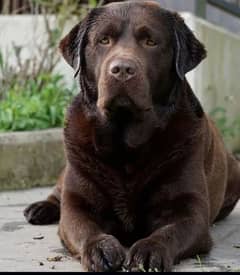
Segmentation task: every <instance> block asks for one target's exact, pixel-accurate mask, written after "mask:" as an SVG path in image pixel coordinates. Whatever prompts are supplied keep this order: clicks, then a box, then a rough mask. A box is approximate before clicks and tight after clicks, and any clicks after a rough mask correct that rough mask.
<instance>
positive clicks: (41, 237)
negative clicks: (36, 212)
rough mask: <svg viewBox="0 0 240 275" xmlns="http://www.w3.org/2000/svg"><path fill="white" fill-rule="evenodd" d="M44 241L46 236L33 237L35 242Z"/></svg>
mask: <svg viewBox="0 0 240 275" xmlns="http://www.w3.org/2000/svg"><path fill="white" fill-rule="evenodd" d="M42 239H44V236H42V235H40V236H36V237H33V240H42Z"/></svg>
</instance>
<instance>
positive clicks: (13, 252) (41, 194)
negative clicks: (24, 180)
mask: <svg viewBox="0 0 240 275" xmlns="http://www.w3.org/2000/svg"><path fill="white" fill-rule="evenodd" d="M49 191H50V189H49V188H36V189H30V190H24V191H12V192H2V193H0V246H1V249H0V271H83V270H82V268H81V265H80V264H79V263H78V262H77V261H75V260H74V259H72V258H71V257H70V255H69V254H68V253H67V251H65V249H64V248H63V247H62V244H61V243H60V240H59V238H58V235H57V225H51V226H32V225H29V224H27V222H26V221H25V219H24V217H23V214H22V213H23V209H24V208H25V207H26V205H27V204H29V203H31V202H34V201H36V200H41V199H43V198H45V197H46V196H47V194H48V193H49ZM212 235H213V239H214V248H213V250H212V251H211V253H210V254H209V255H207V256H199V257H195V258H193V259H190V260H186V261H183V262H181V264H180V265H178V266H176V267H175V268H174V270H175V271H199V272H201V271H240V204H238V206H237V208H236V209H235V210H234V211H233V212H232V214H231V215H230V216H229V217H228V218H227V219H225V220H224V221H222V222H219V223H217V224H215V225H214V226H213V228H212Z"/></svg>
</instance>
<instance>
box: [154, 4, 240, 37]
mask: <svg viewBox="0 0 240 275" xmlns="http://www.w3.org/2000/svg"><path fill="white" fill-rule="evenodd" d="M158 1H159V2H160V4H161V5H162V7H164V8H167V9H170V10H175V11H185V12H186V11H188V12H191V13H195V5H196V1H199V0H158ZM206 19H207V20H208V21H209V22H211V23H214V24H216V25H218V26H221V27H223V28H225V29H228V30H230V31H232V32H234V33H238V34H240V18H238V17H236V16H233V15H231V14H229V13H226V12H224V11H223V10H221V9H219V8H217V7H214V6H212V5H209V4H207V7H206Z"/></svg>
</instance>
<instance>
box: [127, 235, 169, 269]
mask: <svg viewBox="0 0 240 275" xmlns="http://www.w3.org/2000/svg"><path fill="white" fill-rule="evenodd" d="M172 266H173V258H172V257H171V255H170V253H169V251H168V249H167V247H165V246H163V245H161V244H160V243H159V242H157V241H155V240H152V239H150V238H146V239H142V240H140V241H138V242H136V243H135V244H134V245H133V246H132V247H131V248H130V250H129V253H128V255H127V259H126V263H125V267H126V268H127V269H128V270H129V271H143V270H144V271H165V272H169V271H171V268H172Z"/></svg>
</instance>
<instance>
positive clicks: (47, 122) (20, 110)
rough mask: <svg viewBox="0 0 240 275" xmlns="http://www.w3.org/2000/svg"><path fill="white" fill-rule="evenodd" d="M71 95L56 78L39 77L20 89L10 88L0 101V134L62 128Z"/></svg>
mask: <svg viewBox="0 0 240 275" xmlns="http://www.w3.org/2000/svg"><path fill="white" fill-rule="evenodd" d="M40 88H41V89H40ZM39 89H40V90H39ZM75 91H76V89H74V88H73V89H68V88H67V87H66V85H65V84H64V82H63V77H62V76H60V75H56V74H55V75H54V74H53V75H51V74H41V75H39V76H38V77H37V78H36V79H32V80H28V81H27V82H25V84H24V85H23V86H19V83H15V84H13V85H12V87H11V88H10V89H9V90H8V92H7V93H6V95H5V96H4V98H3V99H2V100H1V101H0V132H5V131H24V130H33V129H46V128H53V127H60V126H62V125H63V121H64V113H65V110H66V107H67V105H68V104H69V102H70V101H71V98H72V96H73V94H74V93H75Z"/></svg>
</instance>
